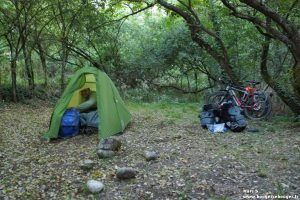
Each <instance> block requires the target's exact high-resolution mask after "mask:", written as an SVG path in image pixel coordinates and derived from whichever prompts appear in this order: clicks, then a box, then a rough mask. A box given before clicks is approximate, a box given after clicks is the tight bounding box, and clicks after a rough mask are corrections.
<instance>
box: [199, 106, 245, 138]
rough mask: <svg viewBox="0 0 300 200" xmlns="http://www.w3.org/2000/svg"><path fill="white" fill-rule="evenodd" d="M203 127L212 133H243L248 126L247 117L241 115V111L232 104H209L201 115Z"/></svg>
mask: <svg viewBox="0 0 300 200" xmlns="http://www.w3.org/2000/svg"><path fill="white" fill-rule="evenodd" d="M199 117H200V122H201V126H202V127H203V128H207V129H208V130H209V131H211V132H212V133H217V132H223V133H224V132H226V131H227V130H231V131H233V132H241V131H243V130H244V129H245V128H246V126H247V123H246V120H245V117H244V116H243V115H242V114H241V109H240V108H239V107H238V106H234V105H233V104H232V103H231V102H226V103H223V104H222V105H220V106H219V105H216V104H207V105H204V106H203V110H202V112H201V113H200V115H199Z"/></svg>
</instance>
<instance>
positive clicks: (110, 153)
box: [97, 149, 116, 158]
mask: <svg viewBox="0 0 300 200" xmlns="http://www.w3.org/2000/svg"><path fill="white" fill-rule="evenodd" d="M115 154H116V153H115V152H114V151H111V150H103V149H99V150H98V151H97V155H98V157H99V158H110V157H113V156H114V155H115Z"/></svg>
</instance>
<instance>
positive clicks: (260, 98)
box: [244, 93, 272, 120]
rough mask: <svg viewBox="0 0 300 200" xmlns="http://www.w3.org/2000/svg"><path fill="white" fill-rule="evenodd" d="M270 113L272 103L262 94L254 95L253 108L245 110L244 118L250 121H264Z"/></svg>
mask: <svg viewBox="0 0 300 200" xmlns="http://www.w3.org/2000/svg"><path fill="white" fill-rule="evenodd" d="M271 112H272V103H271V100H270V98H269V97H267V96H266V95H265V94H264V93H260V94H256V96H255V102H254V107H253V108H245V109H244V114H245V117H247V118H249V119H252V120H261V119H266V118H267V117H269V116H270V114H271Z"/></svg>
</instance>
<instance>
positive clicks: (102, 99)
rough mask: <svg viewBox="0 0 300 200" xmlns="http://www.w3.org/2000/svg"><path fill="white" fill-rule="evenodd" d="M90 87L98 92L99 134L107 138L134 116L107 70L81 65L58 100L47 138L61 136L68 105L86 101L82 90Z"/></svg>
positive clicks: (123, 126)
mask: <svg viewBox="0 0 300 200" xmlns="http://www.w3.org/2000/svg"><path fill="white" fill-rule="evenodd" d="M86 88H89V89H90V90H91V91H94V92H96V99H97V111H98V115H99V119H100V122H99V127H98V137H99V139H100V138H107V137H109V136H111V135H114V134H117V133H120V132H122V131H123V130H124V129H125V127H126V126H127V124H128V123H129V122H130V120H131V115H130V113H129V112H128V110H127V109H126V107H125V104H124V102H123V100H122V99H121V97H120V95H119V92H118V90H117V88H116V87H115V85H114V83H113V82H112V80H111V79H110V78H109V77H108V76H107V74H106V73H104V72H102V71H100V70H99V69H97V68H94V67H84V68H81V69H79V70H78V71H77V72H76V73H75V74H74V76H73V77H72V78H71V80H70V82H69V84H68V85H67V87H66V89H65V91H64V92H63V94H62V96H61V98H60V99H59V101H58V102H57V104H56V106H55V108H54V111H53V114H52V117H51V122H50V127H49V130H48V132H47V133H45V134H44V138H45V139H52V138H57V137H58V134H59V128H60V123H61V119H62V116H63V114H64V112H65V110H66V109H68V108H71V107H76V106H78V105H79V104H80V103H82V102H83V97H81V95H80V91H81V90H83V89H86Z"/></svg>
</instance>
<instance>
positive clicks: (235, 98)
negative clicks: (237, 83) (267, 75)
mask: <svg viewBox="0 0 300 200" xmlns="http://www.w3.org/2000/svg"><path fill="white" fill-rule="evenodd" d="M250 89H251V92H250ZM225 90H226V91H227V92H228V93H229V95H230V97H231V98H232V99H233V101H234V103H235V104H236V105H237V106H239V107H240V108H242V109H244V108H248V109H251V110H252V109H254V108H255V106H256V104H255V103H254V104H253V105H247V104H246V102H247V101H248V100H249V99H250V98H253V102H255V101H254V100H255V99H254V98H255V93H256V89H255V88H252V87H249V88H246V89H245V88H239V87H234V86H227V87H226V89H225ZM235 91H238V92H241V93H242V94H243V96H242V98H241V100H240V99H239V97H238V96H237V94H236V92H235Z"/></svg>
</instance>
